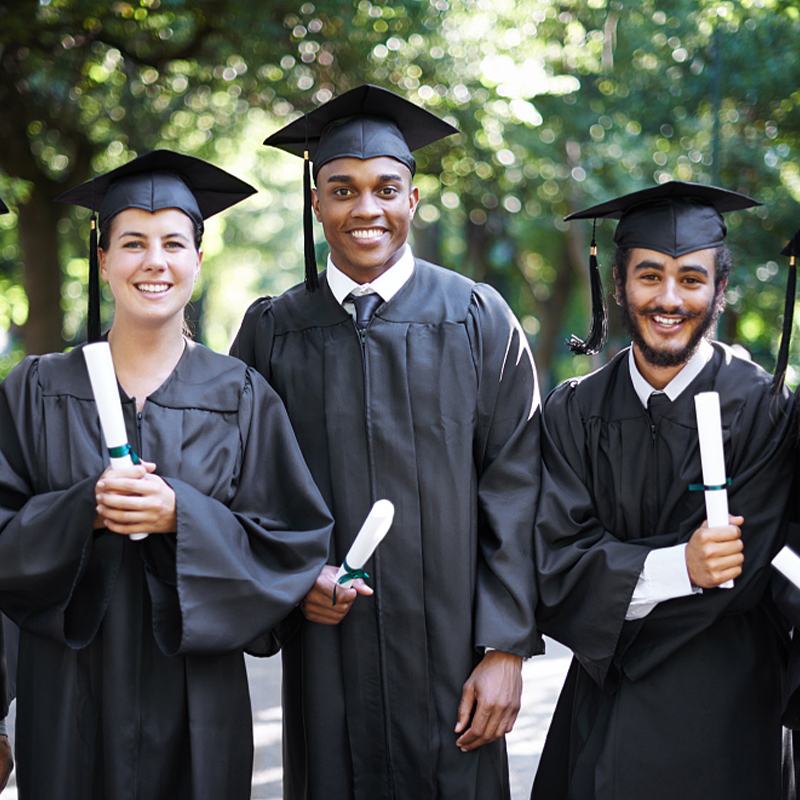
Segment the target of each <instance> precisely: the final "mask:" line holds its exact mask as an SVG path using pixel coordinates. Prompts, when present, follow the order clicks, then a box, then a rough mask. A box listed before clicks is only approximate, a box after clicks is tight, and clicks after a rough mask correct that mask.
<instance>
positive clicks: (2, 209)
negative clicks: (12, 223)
mask: <svg viewBox="0 0 800 800" xmlns="http://www.w3.org/2000/svg"><path fill="white" fill-rule="evenodd" d="M0 214H8V206H7V205H6V204H5V203H4V202H3V201H2V200H0Z"/></svg>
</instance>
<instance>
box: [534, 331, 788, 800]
mask: <svg viewBox="0 0 800 800" xmlns="http://www.w3.org/2000/svg"><path fill="white" fill-rule="evenodd" d="M770 380H771V376H770V375H768V374H767V373H766V372H764V370H762V369H761V368H759V367H757V366H756V365H754V364H752V363H750V362H748V361H744V360H742V359H740V358H737V357H736V356H734V355H733V354H732V351H731V350H729V349H728V348H726V347H724V346H723V345H720V344H716V343H715V344H714V353H713V356H712V358H711V360H710V361H709V363H708V364H706V366H705V367H704V368H703V370H702V371H701V372H700V374H699V375H698V376H697V377H696V378H695V379H694V381H693V382H692V383H691V384H690V386H689V387H688V388H687V389H686V390H685V391H684V392H683V393H682V394H681V395H680V396H679V397H678V398H677V399H676V400H675V401H674V402H673V403H671V404H670V406H669V408H668V410H666V411H665V412H664V416H662V417H661V420H660V422H658V423H657V424H655V425H653V424H652V423H651V420H650V417H649V416H648V413H647V412H646V411H645V409H644V408H643V406H642V403H641V401H640V400H639V398H638V396H637V395H636V393H635V390H634V388H633V385H632V382H631V378H630V373H629V369H628V351H627V350H624V351H623V352H622V353H621V354H619V355H618V356H616V357H615V358H614V359H613V360H612V361H611V362H610V363H609V364H607V365H606V366H605V367H603V368H602V369H600V370H598V371H597V372H596V373H594V374H592V375H590V376H588V377H586V378H585V379H578V380H574V381H569V382H567V383H565V384H563V385H561V386H560V387H558V388H557V389H556V390H555V391H554V392H553V393H552V394H551V395H550V397H549V398H548V400H547V402H546V404H545V410H544V426H543V427H544V435H543V444H542V456H543V459H544V464H545V470H544V476H543V479H542V494H541V500H540V505H539V512H538V518H537V525H536V557H537V565H538V568H539V585H540V589H539V592H540V595H539V602H540V604H539V609H538V611H537V620H538V622H539V625H540V629H541V630H542V631H543V632H544V633H547V634H549V635H550V636H552V637H553V638H555V639H557V640H559V641H561V642H563V643H564V644H566V645H567V646H568V647H570V648H571V649H572V650H573V651H574V653H575V659H574V660H573V663H572V666H571V668H570V672H569V674H568V676H567V680H566V682H565V686H564V689H563V690H562V693H561V696H560V698H559V701H558V705H557V707H556V711H555V715H554V718H553V722H552V725H551V728H550V731H549V733H548V737H547V741H546V744H545V748H544V752H543V754H542V758H541V762H540V766H539V771H538V773H537V776H536V780H535V783H534V787H533V792H532V795H531V796H532V798H535V799H536V800H543V799H544V800H550V798H553V799H555V798H558V800H568V799H572V798H574V799H575V800H589V799H590V798H591V800H641V798H647V799H648V800H676V799H677V798H680V800H694V799H695V798H697V800H700V798H703V800H707V798H709V797H724V798H727V799H728V800H737V799H740V800H752V799H753V798H759V800H773V799H776V798H779V797H780V796H781V724H780V713H781V695H780V692H781V678H782V668H783V665H784V661H785V653H786V644H787V642H786V634H785V626H784V624H783V623H782V622H781V618H780V617H779V615H778V614H777V613H776V611H775V608H774V605H773V603H772V601H771V594H770V591H769V584H770V578H771V576H772V573H773V570H772V569H771V567H770V563H769V562H770V561H771V558H772V557H773V556H774V554H775V553H776V552H777V551H778V550H779V549H780V547H781V545H782V543H783V540H784V537H785V533H786V517H787V514H786V511H787V502H788V500H789V498H790V487H791V482H792V473H793V456H792V433H793V429H792V422H793V414H792V398H791V395H790V393H789V391H788V390H784V392H783V394H781V395H780V396H778V397H777V398H772V397H771V396H770V393H769V386H770ZM704 391H716V392H719V395H720V400H721V407H722V425H723V439H724V446H725V462H726V472H727V475H728V477H729V478H730V479H731V485H730V487H729V490H728V491H729V507H730V511H731V513H732V514H737V515H741V516H743V517H744V520H745V521H744V525H743V526H742V540H743V542H744V556H745V561H744V566H743V573H742V575H741V576H740V577H739V578H737V579H736V581H735V586H734V588H733V589H711V590H705V591H704V592H703V593H702V594H698V595H692V596H689V597H683V598H677V599H672V600H669V601H666V602H663V603H660V604H659V605H658V606H656V608H655V609H654V610H653V611H652V612H651V613H650V614H649V615H648V616H646V617H645V618H644V619H642V620H633V621H625V614H626V611H627V609H628V605H629V603H630V599H631V595H632V593H633V590H634V588H635V586H636V583H637V579H638V576H639V574H640V572H641V569H642V565H643V563H644V560H645V557H646V556H647V554H648V552H649V551H650V549H651V548H655V547H666V546H670V545H675V544H678V543H681V542H686V541H688V540H689V538H690V537H691V535H692V533H693V532H694V530H695V529H696V528H697V527H698V526H699V525H700V524H701V523H702V521H703V520H704V519H705V505H704V497H703V492H702V491H690V489H689V487H690V486H691V485H693V484H702V482H703V481H702V475H701V466H700V456H699V447H698V442H697V426H696V419H695V410H694V395H695V394H697V393H699V392H704Z"/></svg>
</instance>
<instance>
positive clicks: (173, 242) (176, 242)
mask: <svg viewBox="0 0 800 800" xmlns="http://www.w3.org/2000/svg"><path fill="white" fill-rule="evenodd" d="M164 247H166V248H167V249H168V250H184V249H185V248H186V245H185V244H184V243H183V242H182V241H181V240H180V239H170V240H169V241H168V242H165V243H164Z"/></svg>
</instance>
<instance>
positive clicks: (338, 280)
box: [325, 244, 414, 319]
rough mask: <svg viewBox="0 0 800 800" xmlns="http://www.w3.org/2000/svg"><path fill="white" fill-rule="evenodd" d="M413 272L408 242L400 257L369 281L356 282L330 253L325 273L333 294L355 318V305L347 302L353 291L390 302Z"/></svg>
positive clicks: (355, 293)
mask: <svg viewBox="0 0 800 800" xmlns="http://www.w3.org/2000/svg"><path fill="white" fill-rule="evenodd" d="M413 273H414V254H413V253H412V252H411V248H410V247H409V246H408V245H407V244H406V245H404V250H403V255H402V256H400V259H399V260H398V261H397V262H396V263H395V264H393V265H392V266H391V267H390V268H389V269H387V270H386V272H384V273H383V274H382V275H380V276H379V277H377V278H375V280H374V281H370V282H369V283H356V282H355V281H354V280H353V279H352V278H349V277H348V276H347V275H345V274H344V272H342V271H341V270H340V269H339V268H338V267H337V266H336V264H334V263H333V261H331V257H330V254H329V255H328V267H327V272H326V273H325V274H326V276H327V278H328V286H330V288H331V292H332V293H333V296H334V297H335V298H336V300H337V301H338V302H339V304H340V305H342V306H343V307H344V310H345V311H347V312H348V313H349V314H351V315H352V316H353V318H354V319H355V314H356V310H355V306H354V305H353V304H352V303H347V302H345V299H346V298H347V296H348V295H349V294H350V293H351V292H352V293H353V294H354V295H356V296H359V295H364V294H378V295H380V297H381V300H383V302H384V303H388V302H389V301H390V300H391V299H392V298H393V297H394V296H395V295H396V294H397V293H398V292H399V291H400V289H402V288H403V286H404V285H405V284H406V282H407V281H408V279H409V278H410V277H411V276H412V274H413Z"/></svg>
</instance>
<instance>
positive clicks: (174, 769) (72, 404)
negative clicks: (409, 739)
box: [0, 343, 331, 800]
mask: <svg viewBox="0 0 800 800" xmlns="http://www.w3.org/2000/svg"><path fill="white" fill-rule="evenodd" d="M122 399H123V413H124V416H125V422H126V427H127V430H128V436H129V441H130V442H131V445H132V446H133V448H134V449H135V450H136V451H137V452H138V453H139V454H140V455H141V456H142V457H143V458H145V459H147V460H149V461H154V462H155V463H156V464H157V474H158V475H160V476H161V477H163V478H164V480H165V481H166V482H167V483H168V484H169V485H170V486H171V487H172V489H173V490H174V491H175V495H176V511H177V528H178V530H177V533H176V534H166V535H156V534H154V535H151V536H150V537H149V538H147V539H146V540H144V541H140V542H136V541H131V540H129V539H128V538H127V537H125V536H120V535H117V534H114V533H111V532H109V531H107V530H105V529H103V530H99V531H94V532H93V531H92V527H93V521H94V514H95V491H94V486H95V483H96V481H97V479H98V478H99V476H100V474H101V472H102V471H103V468H104V466H105V464H107V458H106V457H105V447H104V444H103V440H102V435H101V432H100V427H99V421H98V417H97V409H96V406H95V403H94V401H93V399H92V393H91V388H90V385H89V380H88V375H87V373H86V368H85V366H84V360H83V355H82V353H81V351H80V349H75V350H73V351H71V352H70V353H68V354H66V355H51V356H43V357H41V358H36V357H31V358H28V359H26V360H25V361H23V362H22V363H21V364H20V365H19V366H18V367H17V368H16V369H15V370H14V371H13V372H12V373H11V374H10V375H9V376H8V378H7V379H6V380H5V381H4V382H3V384H2V385H1V386H0V607H1V608H2V610H3V611H4V612H6V613H7V614H8V615H9V616H10V617H11V618H12V619H13V620H14V621H15V622H16V623H18V624H19V625H20V627H21V629H22V633H21V639H20V652H19V669H18V682H17V726H16V748H17V781H18V785H19V789H20V797H24V798H28V799H30V800H89V798H92V799H94V798H97V800H101V799H102V800H129V799H130V800H162V799H163V800H176V798H191V800H201V798H202V799H203V800H206V799H207V800H220V798H225V799H226V800H229V799H233V798H240V800H246V798H249V797H250V782H251V771H252V749H253V745H252V724H251V710H250V702H249V693H248V686H247V676H246V673H245V665H244V657H243V655H242V649H243V648H244V647H245V645H247V644H248V643H249V642H251V640H254V639H256V638H257V637H261V639H260V640H259V643H258V646H259V647H262V646H266V645H267V642H268V640H269V634H268V633H266V632H267V631H269V630H270V629H271V628H272V627H273V626H275V625H276V624H277V623H278V622H279V621H280V620H281V619H282V618H283V617H285V616H286V614H287V613H289V612H290V610H291V609H292V608H294V607H295V605H296V604H297V603H298V601H299V600H300V599H301V598H302V597H303V596H304V594H305V593H306V592H307V591H308V589H309V587H310V586H311V585H312V584H313V582H314V580H315V578H316V576H317V574H318V573H319V570H320V569H321V567H322V564H323V563H324V561H325V558H326V556H327V550H328V540H329V535H330V526H331V520H330V516H329V514H328V511H327V509H326V507H325V505H324V502H323V500H322V498H321V497H320V494H319V492H318V490H317V489H316V487H315V485H314V483H313V480H312V478H311V476H310V474H309V472H308V470H307V468H306V466H305V464H304V462H303V459H302V456H301V454H300V451H299V449H298V447H297V443H296V441H295V439H294V436H293V434H292V432H291V428H290V425H289V421H288V419H287V417H286V413H285V410H284V408H283V405H282V403H281V402H280V399H279V398H278V397H277V395H276V394H275V393H274V392H273V391H272V390H271V389H270V388H269V386H267V385H266V383H265V382H264V381H263V380H262V379H261V377H260V376H259V375H257V374H255V373H254V372H253V371H252V370H247V369H246V367H245V365H244V364H242V363H241V362H239V361H237V360H235V359H232V358H229V357H228V356H222V355H218V354H216V353H213V352H211V351H210V350H208V349H206V348H204V347H202V346H200V345H195V344H192V343H189V344H187V347H186V350H185V352H184V354H183V356H182V358H181V360H180V361H179V363H178V365H177V366H176V368H175V370H174V371H173V373H172V374H171V375H170V377H169V378H168V379H167V380H166V381H165V382H164V384H162V386H161V387H159V388H158V389H157V390H156V391H155V392H153V394H152V395H151V396H150V397H149V398H148V399H147V401H146V402H145V405H144V409H143V411H142V413H141V414H140V415H138V417H137V414H136V406H135V402H134V400H132V399H128V398H127V397H125V396H124V393H122Z"/></svg>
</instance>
